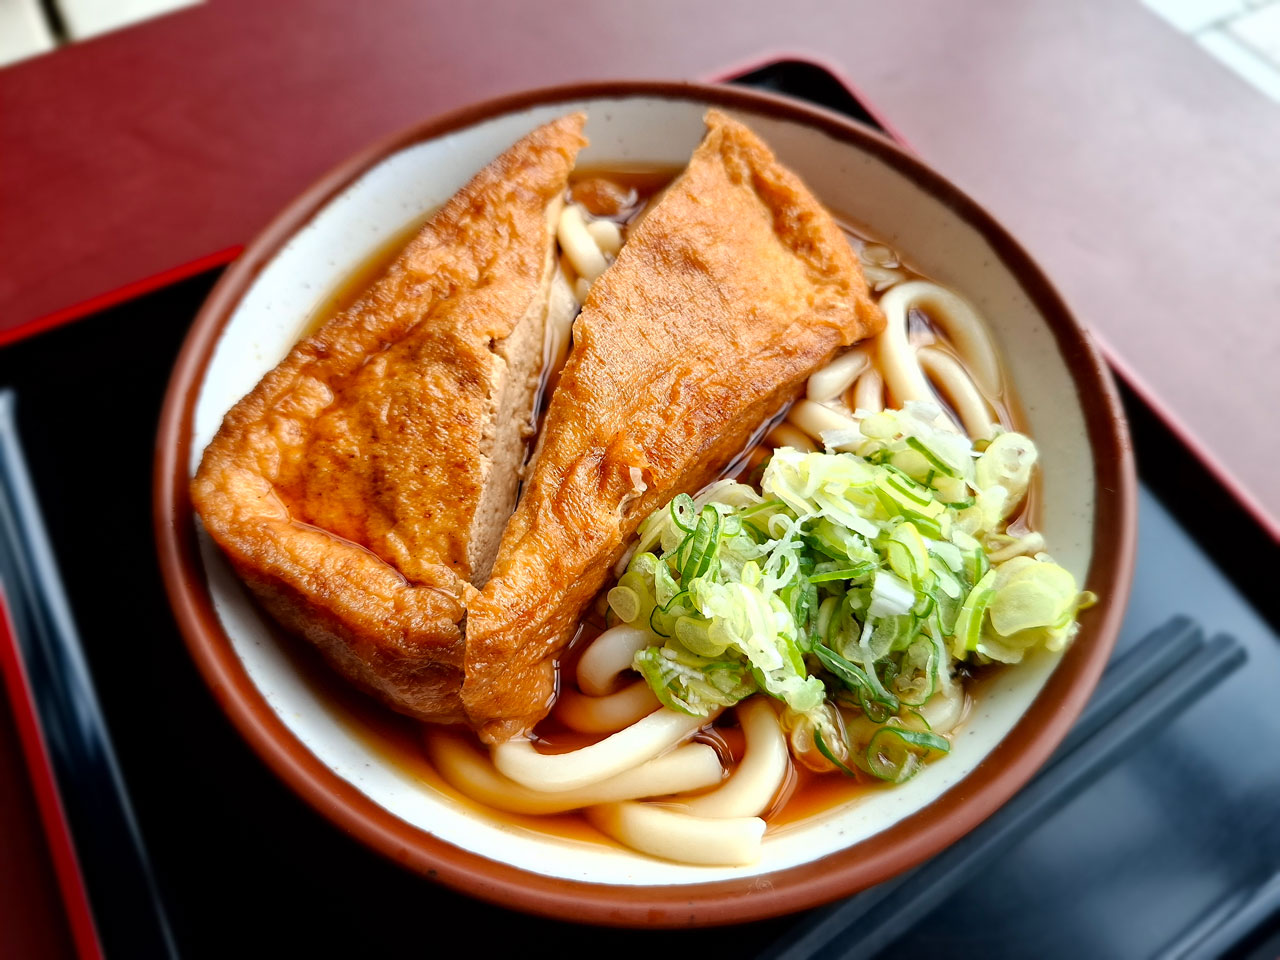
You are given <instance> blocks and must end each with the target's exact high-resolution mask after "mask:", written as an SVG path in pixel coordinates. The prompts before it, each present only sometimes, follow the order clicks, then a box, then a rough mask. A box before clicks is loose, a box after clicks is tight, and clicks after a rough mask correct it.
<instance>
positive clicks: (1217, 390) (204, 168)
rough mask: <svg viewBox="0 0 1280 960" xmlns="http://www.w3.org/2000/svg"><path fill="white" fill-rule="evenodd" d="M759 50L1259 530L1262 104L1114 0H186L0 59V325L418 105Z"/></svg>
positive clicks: (132, 281)
mask: <svg viewBox="0 0 1280 960" xmlns="http://www.w3.org/2000/svg"><path fill="white" fill-rule="evenodd" d="M781 56H798V57H805V58H810V59H816V60H817V61H819V62H824V63H829V64H831V65H833V66H834V67H835V68H836V69H837V70H838V71H839V72H840V73H842V74H843V75H845V76H849V77H854V78H855V79H856V81H857V83H858V86H859V88H860V90H862V91H863V92H864V93H865V94H866V95H867V98H868V100H869V102H870V103H871V104H873V105H875V106H876V107H878V108H879V109H880V110H881V111H882V112H883V113H884V114H885V115H886V116H888V117H890V118H891V119H892V120H893V121H894V123H895V125H896V126H897V127H898V129H900V131H901V132H902V134H903V135H904V136H905V138H906V140H907V141H908V142H909V143H911V144H912V145H913V146H914V147H915V148H916V149H917V150H918V151H919V152H920V153H921V154H922V155H923V156H924V157H925V158H926V159H927V160H929V161H931V162H932V163H933V164H934V165H935V166H937V167H939V168H940V169H941V170H943V171H944V172H946V173H947V174H949V175H950V176H952V177H953V178H954V179H956V181H957V182H958V183H959V184H960V185H961V186H962V187H963V188H965V189H966V190H968V191H969V192H970V193H972V194H973V195H974V196H976V197H977V198H978V199H979V200H980V201H982V202H984V203H985V204H986V205H987V206H988V207H989V208H990V209H991V210H992V212H993V213H995V215H996V216H997V217H998V218H999V219H1001V220H1002V221H1004V222H1005V223H1006V225H1008V226H1009V227H1010V228H1011V230H1012V231H1013V232H1014V234H1015V235H1016V236H1018V237H1019V238H1020V239H1022V240H1023V241H1024V242H1025V243H1026V244H1027V245H1028V246H1029V248H1030V249H1031V251H1032V252H1033V254H1035V255H1036V256H1037V258H1038V259H1040V260H1041V261H1042V262H1043V263H1044V264H1045V266H1046V267H1047V269H1048V272H1049V274H1050V275H1051V276H1052V277H1053V278H1054V279H1055V280H1056V281H1057V283H1058V284H1059V285H1060V287H1061V288H1062V291H1063V293H1064V294H1065V296H1066V298H1067V299H1068V301H1069V302H1070V303H1071V304H1072V305H1073V306H1074V307H1075V308H1076V310H1077V312H1078V313H1079V314H1080V316H1081V317H1082V318H1083V319H1084V320H1085V322H1086V323H1087V324H1088V325H1089V326H1090V327H1091V328H1092V329H1093V330H1094V331H1095V333H1097V334H1099V335H1100V336H1101V338H1102V339H1103V340H1104V341H1105V342H1106V343H1107V344H1108V345H1109V346H1110V348H1111V352H1112V355H1113V357H1114V358H1115V359H1116V360H1117V361H1118V362H1119V363H1120V364H1121V365H1122V366H1123V367H1125V368H1128V369H1129V370H1130V371H1131V374H1132V379H1133V380H1134V382H1135V383H1136V384H1137V385H1138V386H1139V387H1140V389H1142V391H1143V393H1144V394H1145V395H1146V396H1147V398H1148V399H1149V400H1151V401H1153V402H1154V403H1156V404H1157V405H1158V406H1159V407H1161V408H1162V409H1163V410H1165V411H1166V413H1167V414H1168V415H1169V416H1170V418H1171V419H1173V420H1174V421H1176V422H1177V423H1178V424H1179V425H1180V427H1181V429H1183V431H1184V432H1185V433H1186V435H1187V436H1188V437H1189V438H1190V440H1191V441H1192V442H1193V444H1195V445H1197V446H1198V447H1199V449H1200V452H1201V455H1202V459H1203V460H1204V461H1205V462H1206V464H1207V465H1208V466H1209V467H1210V468H1211V469H1213V470H1215V471H1216V472H1218V474H1219V475H1220V476H1221V477H1222V479H1224V480H1225V481H1226V482H1228V483H1229V484H1232V485H1233V486H1234V487H1235V488H1236V489H1237V491H1238V493H1239V495H1240V496H1241V497H1242V498H1243V499H1245V500H1246V501H1249V502H1251V504H1252V506H1253V508H1254V510H1255V512H1256V514H1257V515H1258V516H1259V518H1260V519H1261V520H1262V521H1263V522H1264V523H1267V524H1269V525H1270V526H1271V528H1272V529H1273V530H1280V524H1278V523H1277V522H1276V520H1275V518H1276V517H1277V516H1280V444H1277V443H1276V442H1275V436H1276V433H1275V428H1274V426H1273V423H1272V414H1271V412H1270V410H1271V407H1272V406H1273V405H1274V403H1275V401H1276V400H1277V399H1280V388H1278V387H1277V380H1276V377H1275V372H1274V371H1275V370H1276V368H1277V364H1278V362H1280V329H1278V328H1277V327H1276V325H1275V324H1273V323H1270V322H1269V319H1268V318H1270V317H1272V316H1274V312H1275V304H1276V303H1277V301H1280V216H1277V215H1276V211H1277V210H1280V109H1277V108H1276V105H1275V104H1274V103H1271V102H1270V101H1268V100H1266V99H1265V98H1264V97H1263V96H1262V95H1261V94H1259V93H1257V92H1256V91H1253V90H1252V89H1251V88H1248V87H1247V86H1246V85H1245V84H1244V83H1243V81H1240V80H1239V79H1238V78H1236V77H1234V76H1233V75H1231V74H1229V73H1228V72H1227V71H1226V70H1225V69H1224V68H1222V67H1221V66H1220V65H1218V64H1216V63H1215V62H1213V61H1212V60H1210V59H1209V58H1208V57H1207V56H1206V55H1204V54H1203V53H1202V52H1200V51H1198V50H1197V49H1196V48H1195V46H1194V43H1193V42H1192V41H1191V40H1190V39H1189V38H1185V37H1182V36H1180V35H1178V34H1175V33H1174V32H1173V31H1172V30H1171V29H1169V28H1167V27H1166V26H1165V25H1163V24H1162V23H1161V22H1159V21H1158V20H1157V19H1156V18H1155V17H1154V16H1153V15H1152V14H1150V13H1149V12H1148V11H1146V10H1145V9H1143V8H1142V7H1141V6H1140V5H1139V4H1138V3H1136V2H1133V0H1123V2H1121V0H1079V2H1073V3H1054V2H1049V0H1044V2H1031V3H1027V2H1023V0H988V2H984V3H982V4H958V3H954V2H952V0H915V2H912V3H885V2H883V0H874V2H873V0H868V2H847V3H826V2H821V0H791V2H787V3H777V2H763V0H744V2H735V3H727V2H698V3H689V2H685V0H648V2H635V3H594V2H590V0H548V2H539V3H529V2H525V0H500V2H498V0H494V2H480V0H477V2H470V3H458V2H454V0H383V2H379V3H352V2H350V0H308V2H300V0H293V2H275V3H263V2H260V0H208V2H206V3H204V4H202V5H200V6H198V7H195V8H191V9H188V10H185V11H182V12H179V13H177V14H174V15H171V16H168V17H164V18H161V19H159V20H155V21H152V22H150V23H147V24H145V25H143V26H140V27H136V28H132V29H128V30H124V31H121V32H118V33H115V34H110V35H107V36H104V37H102V38H99V39H96V40H93V41H89V42H86V43H82V44H77V45H74V46H73V47H70V48H67V49H64V50H61V51H59V52H57V53H55V54H52V55H49V56H45V57H40V58H36V59H34V60H31V61H28V62H26V63H23V64H19V65H17V66H15V67H12V68H9V69H6V70H3V71H0V342H3V341H4V340H5V339H6V337H8V338H10V339H11V338H12V337H13V336H14V335H15V331H16V330H17V329H18V328H19V327H24V325H27V326H25V327H24V330H30V329H32V328H31V327H30V326H29V325H30V324H31V323H33V322H36V323H40V322H44V323H46V324H47V323H50V322H55V321H57V320H59V319H65V318H66V317H68V316H70V315H73V314H75V313H77V312H83V310H84V309H85V304H86V302H88V305H89V306H90V307H93V306H100V305H103V304H105V303H106V302H108V301H109V300H111V299H112V298H113V297H117V298H118V297H121V296H124V295H128V294H131V293H133V292H136V291H137V290H138V289H140V287H139V284H140V283H141V284H143V285H145V283H146V282H148V278H153V279H154V278H156V277H157V276H160V277H162V278H171V277H175V276H178V275H181V274H182V273H183V272H193V271H195V270H198V269H202V268H205V267H207V266H210V265H213V264H216V263H218V262H223V261H225V260H227V259H229V258H230V257H231V256H232V255H233V254H234V251H235V250H236V249H237V248H238V247H239V246H240V245H241V244H243V243H244V242H246V241H247V240H248V239H249V238H250V237H251V236H252V235H253V234H254V233H255V232H256V231H257V230H258V229H259V228H260V227H261V226H262V225H263V223H264V222H265V221H266V220H267V219H268V218H269V217H270V216H271V215H272V214H273V213H274V212H275V211H276V210H277V209H279V208H280V207H281V206H282V205H283V204H284V203H286V202H287V201H288V200H289V199H290V198H291V197H292V196H293V195H294V194H296V193H297V192H298V191H299V190H300V189H301V188H302V187H304V186H305V185H306V184H307V183H308V182H309V181H311V180H312V179H313V178H315V177H316V176H318V175H319V174H320V173H322V172H323V171H324V170H326V169H327V168H329V167H330V166H332V165H333V164H334V163H336V162H337V161H339V160H340V159H342V158H343V157H344V156H346V155H348V154H350V153H352V152H354V151H355V150H356V149H358V148H360V147H361V146H363V145H365V144H367V143H369V142H370V141H373V140H375V139H377V138H379V137H381V136H383V135H385V134H387V133H389V132H391V131H394V130H396V129H398V128H400V127H403V126H406V125H408V124H410V123H412V122H415V121H418V120H421V119H423V118H425V117H428V116H430V115H432V114H435V113H439V112H441V111H444V110H448V109H452V108H455V107H458V106H460V105H462V104H464V103H467V102H471V101H475V100H479V99H482V98H485V97H488V96H491V95H495V94H499V93H504V92H509V91H512V90H516V89H519V88H523V87H531V86H540V85H546V84H552V83H563V82H570V81H575V80H585V79H606V78H609V77H658V78H663V77H665V78H688V77H694V78H698V77H701V78H706V77H714V76H720V75H724V74H726V73H727V72H729V71H730V70H732V69H733V68H734V67H735V66H743V65H748V64H755V63H759V62H760V61H762V60H765V59H770V58H776V57H781ZM116 360H117V362H127V361H126V360H125V357H124V356H122V357H121V358H116Z"/></svg>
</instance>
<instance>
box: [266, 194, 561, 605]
mask: <svg viewBox="0 0 1280 960" xmlns="http://www.w3.org/2000/svg"><path fill="white" fill-rule="evenodd" d="M561 207H562V200H561V199H560V198H559V197H557V198H556V199H555V200H554V201H553V202H551V203H549V204H548V205H547V209H546V219H545V224H546V226H545V229H546V240H545V246H544V247H543V256H542V261H541V263H540V264H539V265H538V268H537V270H538V272H537V273H536V274H535V276H536V277H537V278H538V284H537V286H536V288H535V292H534V294H533V296H532V297H531V298H530V299H529V300H528V301H527V303H526V305H525V306H524V312H523V314H521V315H520V316H519V317H518V319H516V320H515V321H514V322H510V321H507V322H506V323H503V324H501V326H502V327H504V328H505V329H506V330H508V331H509V332H508V334H507V336H505V337H502V338H501V339H491V338H490V337H486V336H483V335H480V334H478V333H477V334H472V333H469V332H467V331H465V330H464V331H462V332H459V331H458V330H457V329H456V328H455V326H454V325H453V324H451V322H450V317H449V316H448V315H445V316H440V317H437V316H434V315H429V316H426V317H424V318H422V320H421V321H420V322H418V323H417V324H415V325H414V326H413V327H412V329H410V330H409V332H408V333H407V334H406V335H405V336H404V337H403V338H402V339H400V340H399V341H397V342H394V343H390V344H388V345H387V346H386V347H385V348H384V349H382V350H380V351H378V352H376V353H374V354H371V355H370V356H369V357H368V358H367V360H366V361H365V363H364V364H363V365H362V366H361V367H360V368H359V369H358V370H356V371H355V372H354V373H353V374H352V375H350V376H349V377H347V378H344V379H343V380H342V381H341V382H338V383H334V384H332V385H331V387H330V389H331V391H332V392H331V393H330V394H329V396H330V402H329V404H328V406H327V408H326V409H325V410H324V411H323V412H322V413H321V414H320V415H319V416H317V417H316V418H315V419H314V420H313V421H312V422H311V423H310V424H309V426H308V427H307V428H305V429H306V434H307V435H306V436H305V438H294V439H295V440H301V443H297V442H295V443H293V444H291V445H290V448H291V449H292V450H294V451H296V458H290V459H291V460H292V462H290V463H288V464H287V465H286V466H285V469H284V470H283V471H282V472H281V474H280V475H279V476H278V481H279V482H278V484H277V487H276V490H277V493H278V494H279V495H280V497H281V500H282V501H283V502H284V503H285V505H286V506H287V508H288V510H289V513H290V515H291V516H292V517H293V519H294V520H296V521H300V522H303V523H307V524H310V525H313V526H315V527H317V528H319V529H322V530H324V531H326V532H328V533H330V534H332V535H334V536H336V537H340V538H342V539H345V540H348V541H350V542H352V543H355V544H358V545H360V546H362V547H365V548H367V549H368V550H370V551H372V552H373V553H374V554H375V555H376V556H378V557H380V558H381V559H382V560H383V561H384V562H386V563H388V564H390V565H391V566H393V567H395V568H396V569H397V570H399V571H400V572H401V573H402V574H403V575H404V576H405V577H406V578H407V579H408V580H409V581H410V582H416V583H423V582H425V583H432V582H439V580H440V573H441V572H442V571H441V570H440V568H441V567H447V568H448V569H449V570H450V571H452V574H453V575H455V576H456V577H457V578H460V579H461V580H463V581H468V582H470V583H471V584H472V585H473V586H475V587H477V588H478V587H480V586H482V585H483V584H484V583H485V581H486V580H488V578H489V572H490V570H491V568H492V567H493V562H494V557H495V556H496V554H497V551H498V546H499V543H500V541H501V539H502V533H503V530H504V529H505V527H506V524H507V521H508V520H509V519H510V517H511V515H512V513H513V512H514V510H515V506H516V498H517V496H518V494H519V490H520V480H521V476H522V471H523V467H524V462H525V459H526V456H525V455H526V451H527V450H528V443H529V441H530V439H531V435H532V433H533V431H534V423H533V419H534V409H535V406H536V403H537V399H538V393H539V386H540V383H541V381H542V376H543V368H544V356H545V355H546V354H547V353H548V352H549V350H548V345H547V343H548V341H547V326H548V322H549V321H551V322H554V323H556V324H557V325H558V326H557V329H559V330H564V329H566V327H567V324H569V323H571V322H572V318H573V314H575V313H576V309H577V308H576V304H575V303H574V302H573V300H572V299H571V298H568V299H567V304H566V298H565V297H563V296H557V295H554V294H553V291H558V290H559V289H560V288H562V287H565V286H566V285H565V282H564V279H563V277H562V276H561V275H560V271H559V267H558V258H557V256H556V254H557V250H556V244H555V240H554V224H555V222H556V219H557V218H558V216H559V212H560V209H561ZM449 304H452V305H457V306H458V307H459V309H462V310H463V311H464V312H466V313H467V314H468V315H472V316H475V315H479V316H482V317H483V316H502V315H503V313H504V312H506V311H509V310H510V309H511V307H512V306H513V304H512V302H511V300H510V299H502V298H501V297H499V298H498V299H496V300H495V299H493V298H491V297H490V296H489V293H488V291H487V290H486V288H485V286H484V284H483V283H482V284H480V285H479V286H477V287H476V288H474V289H472V290H469V291H468V292H466V293H464V294H459V295H458V296H456V297H454V298H451V299H450V300H449ZM514 306H516V309H518V305H514ZM445 309H449V306H448V305H446V307H445ZM566 309H568V310H569V311H571V312H570V313H569V314H568V315H567V319H566V316H565V311H566ZM494 311H498V312H497V313H495V312H494ZM506 316H510V313H506ZM553 318H554V319H553ZM446 579H448V578H446ZM455 582H456V581H455Z"/></svg>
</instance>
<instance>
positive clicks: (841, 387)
mask: <svg viewBox="0 0 1280 960" xmlns="http://www.w3.org/2000/svg"><path fill="white" fill-rule="evenodd" d="M870 364H871V355H870V353H868V352H867V349H866V348H865V347H854V348H853V349H852V350H850V351H849V352H848V353H842V354H840V356H838V357H836V358H835V359H834V360H832V361H831V362H830V363H828V364H827V365H826V366H825V367H823V368H822V369H821V370H819V371H818V372H817V373H815V374H814V375H813V376H811V377H810V378H809V383H808V385H807V386H806V387H805V395H806V396H807V397H808V398H809V399H810V400H816V401H817V402H818V403H826V402H827V401H828V400H835V399H836V398H837V397H839V396H840V395H841V394H842V393H844V392H845V391H846V390H848V389H849V387H850V386H851V385H852V384H853V381H855V380H857V379H858V374H860V373H862V371H863V370H865V369H867V367H868V366H869V365H870Z"/></svg>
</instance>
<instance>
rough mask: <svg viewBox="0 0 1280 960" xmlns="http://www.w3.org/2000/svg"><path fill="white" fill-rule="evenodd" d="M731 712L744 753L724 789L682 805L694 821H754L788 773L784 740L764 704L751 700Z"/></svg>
mask: <svg viewBox="0 0 1280 960" xmlns="http://www.w3.org/2000/svg"><path fill="white" fill-rule="evenodd" d="M735 709H736V711H737V714H738V723H739V724H741V726H742V733H743V735H744V737H745V739H746V744H747V746H746V753H745V754H744V755H743V758H742V760H741V762H740V763H739V764H738V769H736V770H735V771H734V772H733V776H731V777H730V778H729V780H728V782H727V783H726V784H725V785H724V786H722V787H720V788H719V789H717V790H713V791H711V792H710V793H707V794H704V795H702V796H700V797H694V798H693V799H692V800H690V801H688V802H687V803H686V804H685V808H686V812H688V813H691V814H693V815H694V816H695V817H717V818H719V817H758V816H760V814H762V813H764V812H765V811H766V810H768V809H769V807H770V805H772V803H773V798H774V797H776V796H777V795H778V791H779V790H780V789H781V788H782V782H783V781H784V780H786V778H787V771H789V770H790V769H791V753H790V751H789V750H788V749H787V738H786V736H785V734H783V732H782V725H781V724H780V723H779V722H778V714H777V713H776V712H775V711H774V709H773V707H771V706H770V705H769V703H768V701H766V700H765V699H764V698H763V697H752V698H751V699H750V700H747V701H746V702H745V703H740V704H738V706H737V707H736V708H735Z"/></svg>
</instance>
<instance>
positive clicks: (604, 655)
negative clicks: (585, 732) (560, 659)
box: [578, 626, 653, 697]
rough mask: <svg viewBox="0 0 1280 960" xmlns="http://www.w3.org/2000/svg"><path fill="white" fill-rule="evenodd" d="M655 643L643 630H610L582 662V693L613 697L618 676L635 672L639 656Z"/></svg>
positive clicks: (596, 640) (579, 661)
mask: <svg viewBox="0 0 1280 960" xmlns="http://www.w3.org/2000/svg"><path fill="white" fill-rule="evenodd" d="M652 642H653V638H652V637H651V636H650V635H649V631H647V630H641V629H640V628H639V627H628V626H617V627H610V628H609V629H608V630H606V631H605V632H604V633H602V634H600V636H598V637H596V638H595V639H594V640H592V641H591V645H590V646H589V647H587V649H586V650H584V651H583V652H582V656H581V657H580V658H579V660H578V689H579V690H581V691H582V692H583V693H585V694H586V695H587V696H589V697H603V696H605V695H607V694H610V693H613V688H614V687H615V686H617V682H618V675H619V674H621V673H622V672H623V671H624V670H630V669H631V661H632V660H634V659H635V656H636V653H638V652H639V651H641V650H643V649H644V648H645V647H647V646H649V645H650V644H651V643H652Z"/></svg>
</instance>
